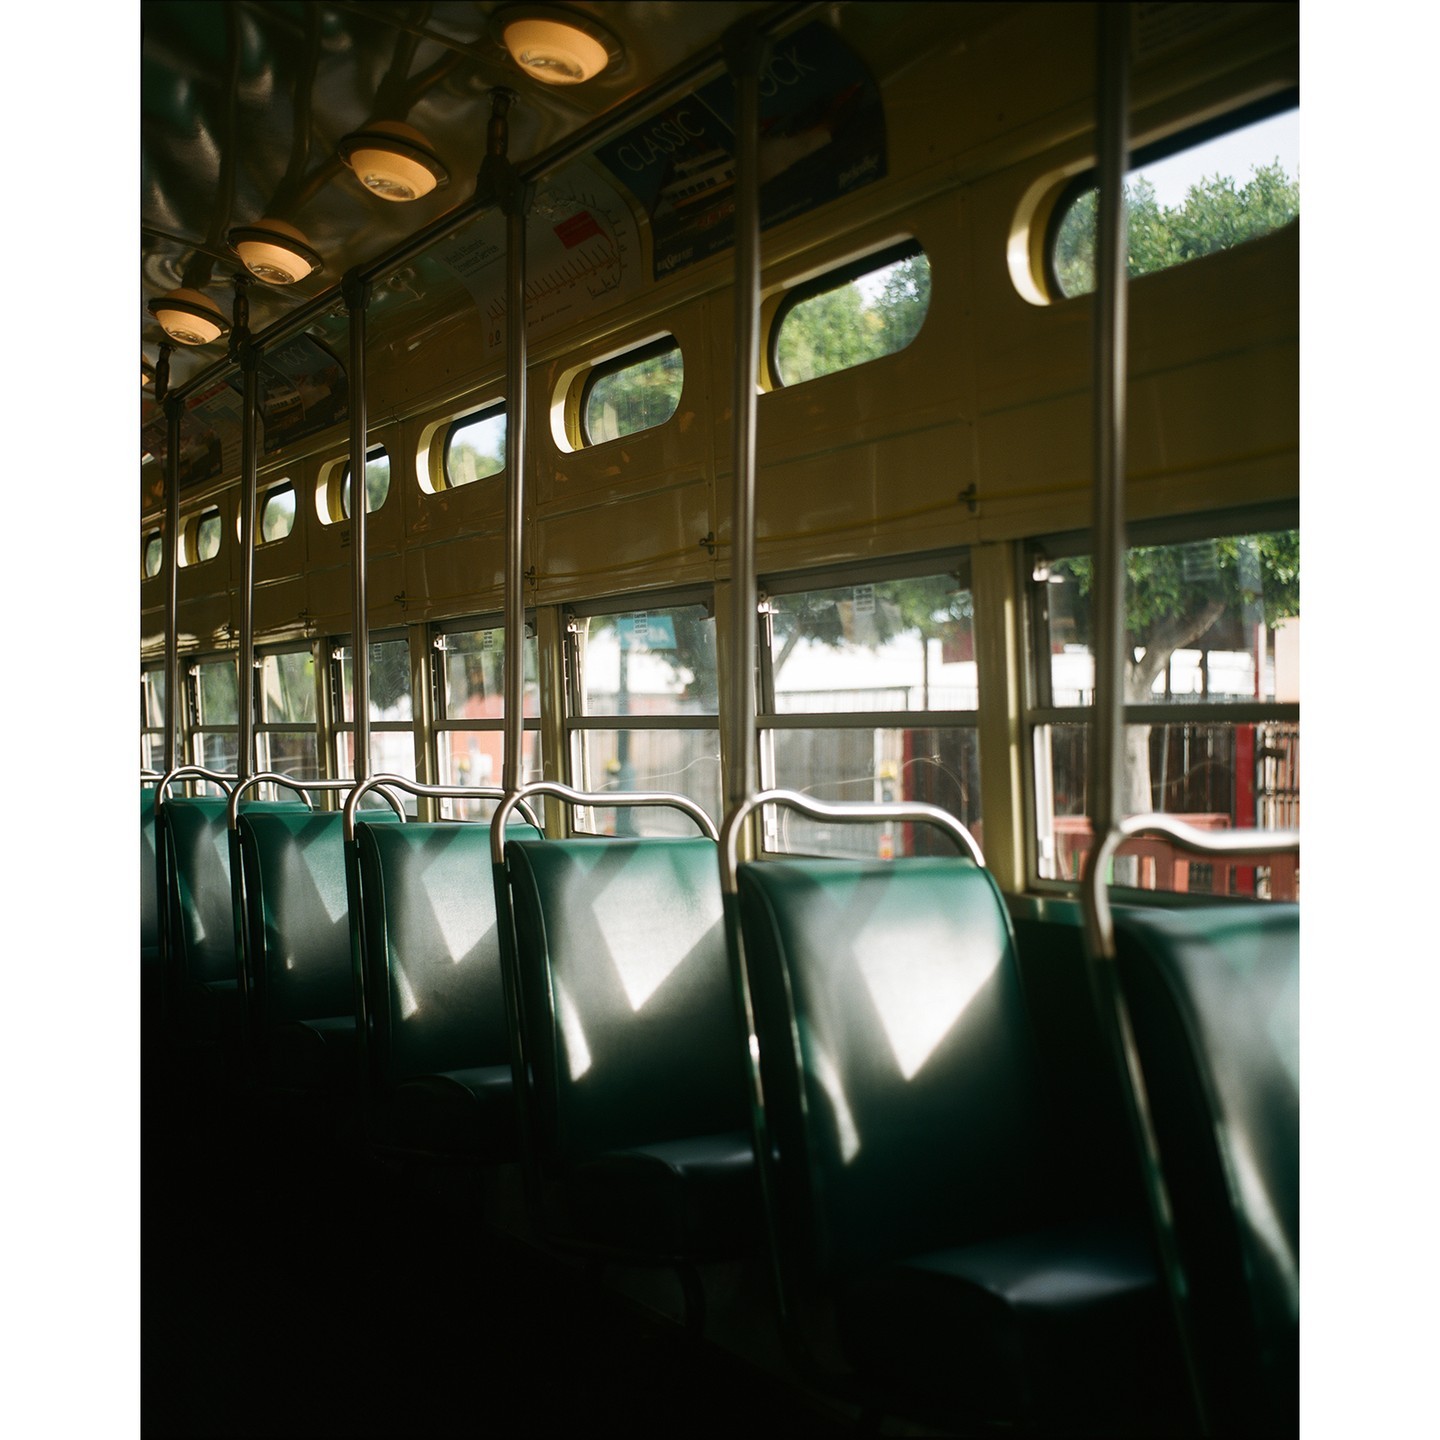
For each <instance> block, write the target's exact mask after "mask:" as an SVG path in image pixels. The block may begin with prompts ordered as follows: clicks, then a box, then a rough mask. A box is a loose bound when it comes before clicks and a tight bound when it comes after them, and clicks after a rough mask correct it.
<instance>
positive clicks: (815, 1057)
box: [805, 1035, 860, 1165]
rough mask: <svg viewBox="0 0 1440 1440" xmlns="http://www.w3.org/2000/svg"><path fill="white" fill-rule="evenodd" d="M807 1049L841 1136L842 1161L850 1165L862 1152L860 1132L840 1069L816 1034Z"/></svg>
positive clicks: (843, 1163)
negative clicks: (846, 1096) (816, 1041)
mask: <svg viewBox="0 0 1440 1440" xmlns="http://www.w3.org/2000/svg"><path fill="white" fill-rule="evenodd" d="M805 1048H806V1050H807V1051H809V1054H810V1070H811V1073H812V1074H813V1075H814V1076H815V1078H816V1079H817V1080H818V1081H819V1082H820V1088H821V1089H822V1090H824V1092H825V1095H826V1098H827V1099H828V1100H829V1101H830V1107H831V1109H832V1110H833V1111H834V1114H835V1129H836V1130H837V1132H838V1133H839V1137H840V1163H841V1164H842V1165H848V1164H849V1163H850V1162H851V1161H852V1160H853V1159H854V1158H855V1157H856V1156H857V1155H858V1154H859V1153H860V1132H859V1130H857V1129H856V1128H855V1116H854V1115H853V1114H852V1113H851V1110H850V1102H849V1101H848V1100H847V1099H846V1098H845V1087H844V1085H843V1084H842V1083H841V1081H840V1072H839V1071H838V1070H837V1069H836V1068H835V1062H834V1060H832V1059H831V1058H830V1052H829V1051H828V1050H826V1049H825V1048H824V1047H823V1046H820V1045H817V1044H816V1043H815V1038H814V1036H813V1035H810V1036H808V1037H807V1040H806V1044H805Z"/></svg>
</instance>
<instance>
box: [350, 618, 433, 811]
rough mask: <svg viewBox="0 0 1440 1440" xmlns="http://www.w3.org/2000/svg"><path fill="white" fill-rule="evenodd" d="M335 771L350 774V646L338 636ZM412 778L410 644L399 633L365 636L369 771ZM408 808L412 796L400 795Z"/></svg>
mask: <svg viewBox="0 0 1440 1440" xmlns="http://www.w3.org/2000/svg"><path fill="white" fill-rule="evenodd" d="M332 660H333V664H332V668H331V678H332V682H333V684H334V687H335V690H334V694H335V714H336V716H337V717H338V723H337V725H336V737H335V744H336V756H335V762H336V767H337V773H338V774H339V775H342V776H353V775H354V774H355V704H354V700H355V692H354V688H353V687H354V671H353V664H354V651H353V649H352V648H351V646H350V644H349V643H348V642H345V641H342V642H341V643H340V644H338V645H337V646H336V647H335V648H334V650H333V652H332ZM382 770H383V771H388V772H389V773H391V774H394V775H403V776H405V777H406V778H407V779H410V780H413V779H414V778H415V711H414V707H413V704H412V700H411V690H410V646H409V644H408V642H407V641H406V639H405V637H404V636H403V635H399V636H382V637H380V638H378V639H376V638H373V637H372V639H371V641H370V770H369V773H370V774H372V775H376V774H379V773H380V772H381V771H382ZM405 798H406V802H407V804H408V805H409V806H410V808H412V809H413V808H414V804H415V800H414V797H413V796H406V797H405Z"/></svg>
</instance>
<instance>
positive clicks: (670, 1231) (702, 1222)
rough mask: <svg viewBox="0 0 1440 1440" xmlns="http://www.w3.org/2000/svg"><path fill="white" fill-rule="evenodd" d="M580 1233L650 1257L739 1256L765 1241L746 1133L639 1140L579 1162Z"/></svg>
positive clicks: (574, 1180)
mask: <svg viewBox="0 0 1440 1440" xmlns="http://www.w3.org/2000/svg"><path fill="white" fill-rule="evenodd" d="M567 1192H568V1208H569V1220H570V1223H571V1226H572V1228H573V1229H574V1231H575V1233H576V1234H577V1235H578V1236H580V1237H581V1238H582V1239H585V1240H588V1241H590V1242H592V1243H594V1244H598V1245H604V1246H606V1247H608V1248H613V1249H616V1250H619V1251H626V1252H632V1253H636V1254H647V1255H666V1254H669V1255H676V1256H689V1257H692V1258H693V1257H696V1256H707V1255H714V1256H721V1255H739V1254H744V1253H746V1252H748V1251H750V1250H752V1249H753V1248H754V1247H755V1246H757V1245H758V1244H759V1243H760V1238H761V1233H762V1212H761V1199H760V1182H759V1175H758V1172H757V1171H756V1168H755V1157H754V1151H753V1148H752V1145H751V1141H750V1133H749V1131H740V1130H733V1131H727V1132H725V1133H722V1134H718V1135H700V1136H694V1137H688V1138H685V1139H681V1140H665V1141H660V1142H657V1143H656V1144H653V1145H637V1146H633V1147H631V1148H629V1149H625V1150H616V1151H612V1152H611V1153H609V1154H606V1155H602V1156H600V1157H598V1158H597V1159H594V1160H591V1161H588V1162H586V1163H584V1164H582V1165H579V1166H577V1167H576V1169H575V1170H574V1172H573V1173H572V1175H571V1176H570V1177H569V1183H568V1186H567Z"/></svg>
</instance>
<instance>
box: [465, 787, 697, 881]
mask: <svg viewBox="0 0 1440 1440" xmlns="http://www.w3.org/2000/svg"><path fill="white" fill-rule="evenodd" d="M532 795H551V796H554V798H555V799H557V800H563V801H564V802H565V803H566V804H567V805H593V806H595V807H597V808H607V809H608V808H609V807H611V806H624V807H629V806H640V805H658V806H663V807H665V808H667V809H671V810H679V811H682V812H683V813H684V814H686V815H688V816H689V817H690V818H691V819H692V820H693V821H694V822H695V824H696V825H697V826H698V827H699V829H700V831H701V833H702V834H703V835H704V836H705V837H706V839H709V840H718V839H719V838H720V836H719V833H718V832H717V831H716V829H715V822H714V821H713V820H712V819H711V818H710V817H709V816H708V815H707V814H706V813H705V811H704V810H702V809H701V808H700V806H698V805H697V804H696V803H695V802H694V801H693V800H691V799H690V798H689V797H688V796H685V795H673V794H670V793H667V792H666V791H663V790H605V791H599V792H596V791H590V790H576V789H573V788H572V787H571V786H569V785H562V784H561V783H560V782H559V781H558V780H534V781H532V782H531V783H530V784H529V785H522V786H521V787H520V788H519V789H518V790H516V791H514V792H513V793H512V794H510V795H507V796H506V797H505V798H504V799H503V800H502V801H501V802H500V808H499V809H498V810H496V812H495V814H494V816H493V817H492V819H491V821H490V859H491V862H492V863H493V864H495V865H497V866H499V865H503V864H504V863H505V824H506V821H508V820H509V818H510V814H511V812H512V811H514V810H516V809H517V808H518V809H519V810H520V811H521V813H522V814H526V815H527V816H528V814H529V811H528V803H527V802H528V801H529V799H530V797H531V796H532ZM531 824H535V822H534V820H533V818H532V819H531ZM539 828H540V827H539V826H538V825H536V829H539Z"/></svg>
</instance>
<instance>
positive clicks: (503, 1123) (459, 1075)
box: [373, 1065, 520, 1161]
mask: <svg viewBox="0 0 1440 1440" xmlns="http://www.w3.org/2000/svg"><path fill="white" fill-rule="evenodd" d="M373 1138H374V1141H375V1143H376V1144H377V1145H380V1146H383V1147H384V1148H385V1149H387V1150H392V1151H397V1152H404V1153H407V1154H416V1155H438V1156H453V1157H456V1158H460V1157H468V1158H473V1159H477V1160H486V1161H504V1160H514V1159H518V1158H519V1154H520V1136H519V1128H518V1126H517V1123H516V1116H515V1092H514V1084H513V1080H512V1077H511V1073H510V1067H509V1066H508V1065H483V1066H475V1067H473V1068H471V1069H468V1070H451V1071H447V1072H446V1073H444V1074H440V1075H419V1076H414V1077H412V1078H411V1079H408V1080H403V1081H401V1082H400V1083H399V1084H397V1085H395V1086H393V1087H391V1088H390V1089H389V1090H387V1091H386V1092H385V1093H384V1095H383V1096H382V1098H381V1099H380V1100H378V1101H377V1103H376V1107H375V1113H374V1133H373Z"/></svg>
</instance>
